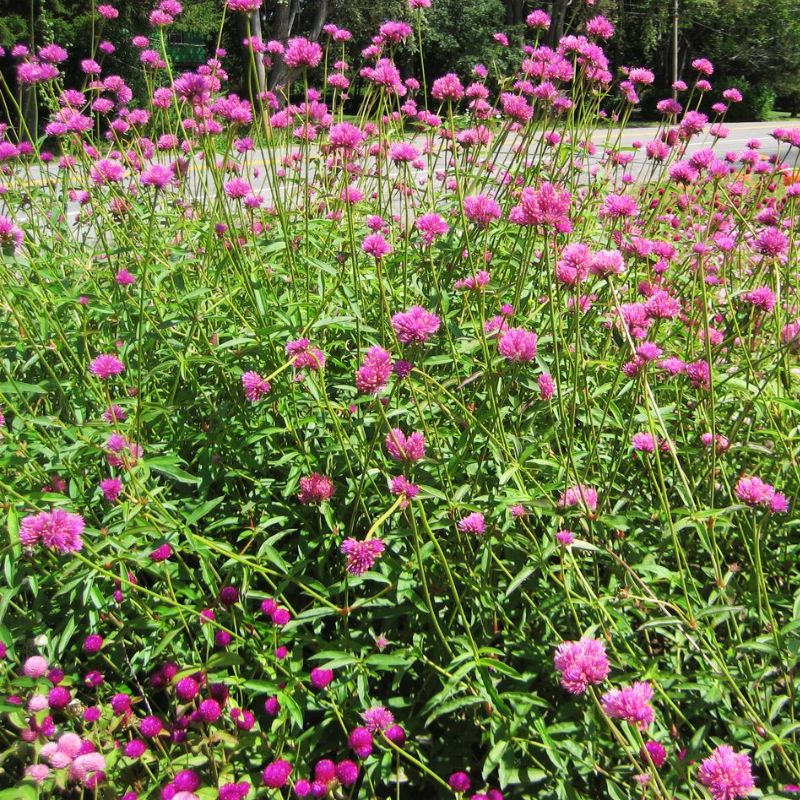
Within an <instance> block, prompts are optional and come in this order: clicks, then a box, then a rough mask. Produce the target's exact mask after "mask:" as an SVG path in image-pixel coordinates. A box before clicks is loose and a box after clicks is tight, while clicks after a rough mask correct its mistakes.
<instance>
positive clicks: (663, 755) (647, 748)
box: [641, 739, 667, 769]
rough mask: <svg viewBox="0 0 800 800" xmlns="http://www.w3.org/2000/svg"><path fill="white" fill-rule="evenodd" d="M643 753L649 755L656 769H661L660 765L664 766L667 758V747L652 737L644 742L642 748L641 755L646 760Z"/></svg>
mask: <svg viewBox="0 0 800 800" xmlns="http://www.w3.org/2000/svg"><path fill="white" fill-rule="evenodd" d="M645 753H646V754H647V755H648V756H649V757H650V760H651V761H652V762H653V766H654V767H655V768H656V769H661V767H663V766H664V762H665V761H666V760H667V749H666V748H665V747H664V745H663V744H661V743H660V742H656V741H655V740H652V739H651V740H650V741H649V742H646V743H645V745H644V747H643V748H642V751H641V757H642V760H644V761H646V758H645Z"/></svg>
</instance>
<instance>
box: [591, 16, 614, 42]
mask: <svg viewBox="0 0 800 800" xmlns="http://www.w3.org/2000/svg"><path fill="white" fill-rule="evenodd" d="M586 33H588V34H589V36H595V37H597V38H598V39H610V38H611V37H612V36H613V35H614V26H613V25H612V24H611V22H609V21H608V20H607V19H606V18H605V17H603V16H597V17H593V18H592V19H590V20H589V21H588V22H587V23H586Z"/></svg>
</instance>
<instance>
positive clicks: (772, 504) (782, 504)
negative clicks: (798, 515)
mask: <svg viewBox="0 0 800 800" xmlns="http://www.w3.org/2000/svg"><path fill="white" fill-rule="evenodd" d="M733 491H734V494H735V495H736V497H737V498H738V499H739V501H740V502H742V503H744V504H745V505H748V506H751V507H752V508H757V507H761V508H766V509H767V510H768V511H770V512H772V513H773V514H782V513H784V512H786V511H788V510H789V502H788V500H787V499H786V497H785V495H783V494H781V493H780V492H778V491H776V490H775V487H774V486H772V485H771V484H769V483H766V482H765V481H762V480H761V478H759V477H757V476H755V475H751V476H745V477H743V478H740V479H739V481H738V483H737V484H736V486H735V487H734V490H733Z"/></svg>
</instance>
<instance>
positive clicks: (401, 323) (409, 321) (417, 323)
mask: <svg viewBox="0 0 800 800" xmlns="http://www.w3.org/2000/svg"><path fill="white" fill-rule="evenodd" d="M440 325H441V322H440V320H439V317H437V316H436V314H432V313H431V312H430V311H426V310H425V309H424V308H423V307H422V306H411V308H409V309H408V311H401V312H399V313H398V314H395V315H394V316H393V317H392V327H393V328H394V332H395V333H396V334H397V339H398V341H400V342H401V343H402V344H425V342H427V341H428V339H430V338H431V336H433V334H434V333H436V331H438V330H439V326H440Z"/></svg>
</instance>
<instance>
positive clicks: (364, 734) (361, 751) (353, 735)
mask: <svg viewBox="0 0 800 800" xmlns="http://www.w3.org/2000/svg"><path fill="white" fill-rule="evenodd" d="M347 744H348V745H349V746H350V749H351V750H352V751H353V752H354V753H355V754H356V755H357V756H358V757H359V758H368V757H369V755H370V754H371V753H372V734H371V733H370V732H369V730H368V729H367V728H363V727H358V728H353V730H352V731H350V735H349V736H348V737H347Z"/></svg>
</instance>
